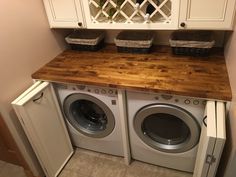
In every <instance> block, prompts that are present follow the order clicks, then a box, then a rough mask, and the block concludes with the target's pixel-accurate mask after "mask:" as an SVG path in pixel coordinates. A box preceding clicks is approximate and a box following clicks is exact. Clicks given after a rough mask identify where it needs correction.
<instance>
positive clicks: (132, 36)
mask: <svg viewBox="0 0 236 177" xmlns="http://www.w3.org/2000/svg"><path fill="white" fill-rule="evenodd" d="M153 40H154V33H153V32H150V31H122V32H120V33H119V34H118V35H117V37H116V38H115V44H116V46H117V50H118V52H128V53H148V52H150V49H151V47H152V43H153Z"/></svg>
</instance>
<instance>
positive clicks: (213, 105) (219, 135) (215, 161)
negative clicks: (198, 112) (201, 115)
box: [193, 101, 226, 177]
mask: <svg viewBox="0 0 236 177" xmlns="http://www.w3.org/2000/svg"><path fill="white" fill-rule="evenodd" d="M205 116H206V120H207V123H206V124H204V123H203V124H202V132H201V137H200V142H199V146H198V152H197V159H196V164H195V168H194V174H193V177H214V176H215V173H216V171H217V167H218V165H219V161H220V158H221V154H222V151H223V148H224V144H225V140H226V133H225V106H224V103H222V102H214V101H208V102H207V104H206V110H205Z"/></svg>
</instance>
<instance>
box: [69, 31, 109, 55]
mask: <svg viewBox="0 0 236 177" xmlns="http://www.w3.org/2000/svg"><path fill="white" fill-rule="evenodd" d="M104 38H105V32H104V31H102V30H87V29H86V30H85V29H81V30H76V31H74V32H73V33H72V34H70V35H69V36H67V37H66V38H65V40H66V42H67V43H68V44H70V46H71V48H72V50H85V51H97V50H99V49H101V48H102V47H103V46H104Z"/></svg>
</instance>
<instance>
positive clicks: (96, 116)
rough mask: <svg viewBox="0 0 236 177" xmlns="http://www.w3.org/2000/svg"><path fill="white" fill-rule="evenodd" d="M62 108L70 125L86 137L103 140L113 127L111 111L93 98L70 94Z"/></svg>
mask: <svg viewBox="0 0 236 177" xmlns="http://www.w3.org/2000/svg"><path fill="white" fill-rule="evenodd" d="M63 108H64V113H65V115H66V118H67V119H68V121H69V122H70V124H71V125H72V126H73V127H74V128H75V129H76V130H78V131H79V132H80V133H82V134H84V135H86V136H89V137H93V138H103V137H106V136H108V135H109V134H110V133H111V132H112V131H113V129H114V127H115V118H114V115H113V113H112V112H111V110H110V109H109V108H108V107H107V105H105V104H104V103H103V102H102V101H100V100H99V99H97V98H95V97H93V96H90V95H86V94H81V93H76V94H71V95H69V96H68V97H67V98H66V99H65V101H64V105H63Z"/></svg>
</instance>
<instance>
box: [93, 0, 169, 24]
mask: <svg viewBox="0 0 236 177" xmlns="http://www.w3.org/2000/svg"><path fill="white" fill-rule="evenodd" d="M88 1H89V8H90V14H91V19H92V22H93V23H169V22H170V21H171V5H172V4H171V0H88Z"/></svg>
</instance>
